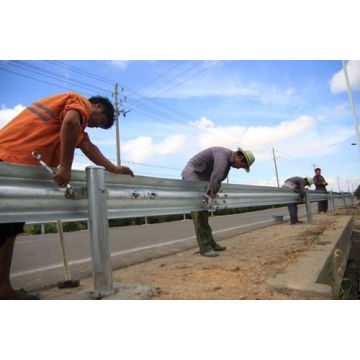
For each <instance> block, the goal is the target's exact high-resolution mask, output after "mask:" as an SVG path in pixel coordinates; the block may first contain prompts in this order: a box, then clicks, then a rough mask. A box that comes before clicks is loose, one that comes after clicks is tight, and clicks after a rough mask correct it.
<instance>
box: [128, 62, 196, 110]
mask: <svg viewBox="0 0 360 360" xmlns="http://www.w3.org/2000/svg"><path fill="white" fill-rule="evenodd" d="M202 63H203V61H200V62H198V63H196V64H195V65H193V66H190V67H189V68H188V69H186V70H185V71H183V72H182V73H180V74H178V75H177V76H176V77H179V76H181V75H184V74H185V73H187V72H189V71H190V70H192V69H194V68H196V67H198V66H200V65H201V64H202ZM174 81H175V80H174V79H172V80H170V81H168V82H167V83H165V85H166V84H169V83H171V82H174ZM154 93H157V91H155V92H152V93H150V94H148V95H142V97H141V98H140V99H139V100H138V103H136V104H135V106H140V104H142V103H143V102H141V99H145V98H146V99H150V98H151V96H152V95H153V94H154Z"/></svg>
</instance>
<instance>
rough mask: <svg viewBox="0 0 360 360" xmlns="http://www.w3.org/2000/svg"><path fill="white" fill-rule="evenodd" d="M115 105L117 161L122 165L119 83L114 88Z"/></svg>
mask: <svg viewBox="0 0 360 360" xmlns="http://www.w3.org/2000/svg"><path fill="white" fill-rule="evenodd" d="M114 98H115V101H114V105H115V122H116V162H117V166H120V165H121V161H120V130H119V104H118V84H117V83H116V84H115V89H114Z"/></svg>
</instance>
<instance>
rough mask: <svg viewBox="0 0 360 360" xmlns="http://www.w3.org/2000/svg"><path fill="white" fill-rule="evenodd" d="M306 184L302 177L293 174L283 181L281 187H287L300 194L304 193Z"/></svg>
mask: <svg viewBox="0 0 360 360" xmlns="http://www.w3.org/2000/svg"><path fill="white" fill-rule="evenodd" d="M306 185H307V183H306V182H305V179H304V178H302V177H300V176H294V177H292V178H289V179H287V180H285V183H284V185H283V186H282V187H286V188H289V189H291V190H294V191H295V192H297V193H299V194H301V195H304V194H305V186H306Z"/></svg>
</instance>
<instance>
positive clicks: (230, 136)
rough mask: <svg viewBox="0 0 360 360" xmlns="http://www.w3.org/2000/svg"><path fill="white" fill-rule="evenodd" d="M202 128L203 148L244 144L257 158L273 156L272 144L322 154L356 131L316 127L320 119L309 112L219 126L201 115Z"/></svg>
mask: <svg viewBox="0 0 360 360" xmlns="http://www.w3.org/2000/svg"><path fill="white" fill-rule="evenodd" d="M191 124H192V125H196V126H197V127H198V128H199V130H202V132H201V133H200V135H199V137H198V145H199V147H200V148H201V149H205V148H207V147H210V146H224V147H228V148H231V149H235V148H236V147H238V146H241V147H243V148H245V149H250V150H252V151H253V152H254V154H255V157H256V159H257V160H264V159H268V158H269V151H271V148H272V147H276V148H279V149H281V150H282V152H283V153H285V154H287V155H288V156H291V157H294V158H304V157H312V156H322V155H326V154H329V153H332V152H334V151H336V150H337V149H338V147H339V146H340V145H341V143H342V142H344V141H345V140H347V139H348V138H349V137H351V136H352V135H353V131H352V130H351V129H349V128H344V127H337V128H336V129H327V130H325V131H324V129H321V131H318V130H317V128H316V125H317V121H316V120H315V119H314V118H313V117H311V116H307V115H302V116H300V117H298V118H296V119H293V120H287V121H282V122H280V123H279V124H277V125H274V126H250V127H246V126H229V127H222V126H215V124H214V122H213V121H212V120H209V119H207V118H204V117H203V118H201V119H200V120H198V121H195V122H192V123H191Z"/></svg>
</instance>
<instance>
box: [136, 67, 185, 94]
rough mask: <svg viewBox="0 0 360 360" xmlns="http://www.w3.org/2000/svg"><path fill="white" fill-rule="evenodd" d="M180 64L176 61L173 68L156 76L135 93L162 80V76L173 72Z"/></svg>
mask: <svg viewBox="0 0 360 360" xmlns="http://www.w3.org/2000/svg"><path fill="white" fill-rule="evenodd" d="M181 63H182V61H178V62H177V63H176V64H175V65H174V66H172V67H171V68H170V69H168V70H166V71H164V72H163V73H161V74H159V75H158V76H156V77H155V78H153V79H152V80H150V81H148V82H147V83H145V84H144V85H142V86H141V87H140V88H138V89H136V90H135V92H136V93H139V91H140V90H143V89H145V88H146V87H148V86H149V85H150V84H152V83H154V82H155V81H156V80H158V79H160V78H162V77H163V76H165V75H166V74H168V73H170V72H171V71H172V70H174V69H175V68H177V67H178V66H179V65H180V64H181Z"/></svg>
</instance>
